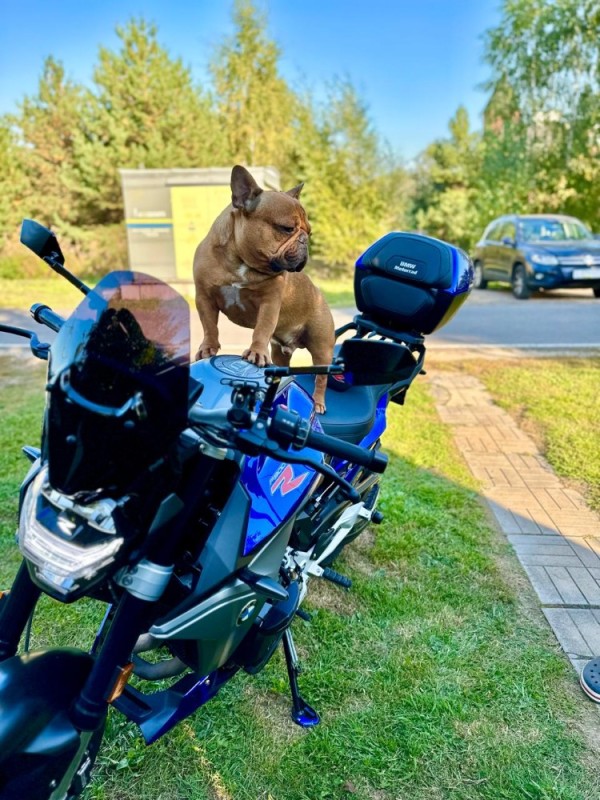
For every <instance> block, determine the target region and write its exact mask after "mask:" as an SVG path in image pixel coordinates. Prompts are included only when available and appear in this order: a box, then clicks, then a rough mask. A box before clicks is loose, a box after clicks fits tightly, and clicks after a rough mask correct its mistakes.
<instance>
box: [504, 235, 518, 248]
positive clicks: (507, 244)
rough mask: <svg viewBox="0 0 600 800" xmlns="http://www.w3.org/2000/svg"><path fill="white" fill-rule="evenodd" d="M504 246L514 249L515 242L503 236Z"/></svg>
mask: <svg viewBox="0 0 600 800" xmlns="http://www.w3.org/2000/svg"><path fill="white" fill-rule="evenodd" d="M502 244H505V245H506V246H507V247H514V246H515V240H514V239H512V238H511V237H510V236H503V237H502Z"/></svg>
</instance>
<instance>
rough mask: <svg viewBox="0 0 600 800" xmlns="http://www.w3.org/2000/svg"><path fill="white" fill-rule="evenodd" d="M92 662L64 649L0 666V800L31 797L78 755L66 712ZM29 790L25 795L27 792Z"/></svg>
mask: <svg viewBox="0 0 600 800" xmlns="http://www.w3.org/2000/svg"><path fill="white" fill-rule="evenodd" d="M92 663H93V659H92V657H91V656H90V655H88V654H87V653H84V652H83V651H81V650H75V649H71V648H63V649H56V650H42V651H38V652H34V653H27V654H25V655H20V656H14V657H13V658H9V659H7V660H6V661H3V662H2V663H0V798H2V800H4V798H9V797H10V798H12V797H13V796H16V795H14V791H11V790H12V788H13V787H15V789H18V790H19V793H20V796H21V797H24V796H28V797H35V796H36V791H35V789H33V786H35V787H36V788H37V787H38V786H40V784H42V783H43V784H45V785H46V786H48V782H49V781H50V780H52V779H53V778H54V776H57V777H60V775H61V772H62V771H63V770H64V767H65V765H66V764H68V763H69V762H70V761H71V760H72V759H73V758H74V756H75V754H76V753H77V750H78V748H79V743H80V734H79V731H77V730H76V729H75V728H74V727H73V725H72V723H71V722H70V720H69V717H68V714H67V712H68V710H69V708H70V706H71V704H72V703H73V701H74V699H75V698H76V697H77V695H78V694H79V692H80V691H81V688H82V687H83V684H84V682H85V680H86V678H87V676H88V674H89V672H90V669H91V666H92ZM30 783H32V784H33V785H32V787H31V790H30V794H28V795H24V794H23V793H22V792H23V789H24V788H25V786H27V787H28V788H29V785H30Z"/></svg>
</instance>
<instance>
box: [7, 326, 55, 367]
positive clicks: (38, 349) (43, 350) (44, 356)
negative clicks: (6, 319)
mask: <svg viewBox="0 0 600 800" xmlns="http://www.w3.org/2000/svg"><path fill="white" fill-rule="evenodd" d="M0 331H1V332H2V333H11V334H13V335H14V336H23V337H25V338H26V339H29V346H30V348H31V352H32V353H33V355H34V356H35V357H36V358H40V359H41V360H42V361H47V360H48V353H49V352H50V344H49V343H48V342H40V340H39V339H38V336H37V334H36V333H35V332H34V331H30V330H27V329H26V328H15V327H14V325H0Z"/></svg>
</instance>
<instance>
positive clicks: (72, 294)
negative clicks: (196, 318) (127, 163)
mask: <svg viewBox="0 0 600 800" xmlns="http://www.w3.org/2000/svg"><path fill="white" fill-rule="evenodd" d="M308 274H309V275H310V277H311V279H312V280H313V281H314V282H315V283H316V284H317V286H318V287H319V288H320V289H321V291H322V292H323V294H324V295H325V299H326V300H327V302H328V303H329V305H330V306H332V307H333V308H340V307H342V308H343V307H346V306H354V291H353V289H352V279H351V278H350V277H348V278H340V279H333V278H320V277H318V275H316V274H315V271H314V270H309V271H308ZM175 288H176V289H177V290H178V291H180V292H181V293H182V294H184V295H185V296H186V298H187V299H188V300H189V301H190V304H192V301H193V293H194V287H193V284H192V283H191V282H190V283H189V284H182V283H179V284H175ZM81 299H82V294H81V292H79V291H78V290H77V289H75V288H74V287H73V286H71V284H70V283H68V282H67V281H66V280H64V279H63V278H60V277H58V276H56V277H54V276H51V277H49V278H29V279H26V280H18V281H12V280H3V281H1V282H0V308H16V309H20V310H22V311H27V310H28V309H29V308H30V306H32V305H33V303H46V304H47V305H49V306H50V308H54V309H56V310H60V311H70V310H72V309H73V308H74V307H75V306H76V305H77V303H79V301H80V300H81Z"/></svg>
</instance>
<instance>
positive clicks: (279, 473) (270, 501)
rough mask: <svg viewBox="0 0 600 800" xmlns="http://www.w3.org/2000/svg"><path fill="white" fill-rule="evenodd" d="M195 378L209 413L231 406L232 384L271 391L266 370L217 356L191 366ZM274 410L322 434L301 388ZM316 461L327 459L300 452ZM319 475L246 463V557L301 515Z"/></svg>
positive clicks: (286, 392)
mask: <svg viewBox="0 0 600 800" xmlns="http://www.w3.org/2000/svg"><path fill="white" fill-rule="evenodd" d="M190 372H191V376H192V378H193V379H194V380H196V381H197V382H199V383H201V384H202V386H203V389H202V393H201V395H200V398H199V400H198V402H199V403H200V405H202V406H203V407H204V408H223V407H227V406H228V405H230V404H231V391H232V387H231V381H232V380H246V381H247V380H251V381H256V383H257V384H259V385H261V386H263V387H264V388H266V384H265V381H264V376H263V371H262V369H260V368H258V367H255V366H254V365H253V364H249V363H248V362H247V361H244V360H243V359H241V358H239V357H238V356H227V355H225V356H215V357H213V358H210V359H203V360H202V361H197V362H195V363H194V364H192V365H191V368H190ZM275 405H281V406H283V407H284V408H289V409H290V410H291V411H297V412H298V414H300V416H301V417H302V418H303V419H311V418H312V421H311V425H312V427H313V428H314V429H315V430H317V431H322V428H321V424H320V422H319V420H318V418H317V417H315V416H314V402H313V399H312V397H311V396H310V395H309V394H308V393H307V392H305V391H304V389H302V388H301V387H300V386H299V385H298V384H297V383H295V382H293V381H290V382H288V383H285V384H283V385H282V388H281V391H280V392H279V394H278V395H277V398H276V400H275ZM295 452H297V454H298V455H301V454H306V456H307V457H309V458H311V459H312V460H313V461H314V460H316V461H322V460H323V455H322V454H321V453H319V452H317V451H315V450H309V449H308V448H306V449H304V450H301V451H295ZM317 478H318V473H317V472H316V471H315V470H314V469H310V468H309V467H305V466H303V465H301V464H285V463H282V462H281V461H278V460H277V459H274V458H268V457H267V456H263V455H261V456H254V457H247V458H246V460H245V463H244V468H243V471H242V475H241V477H240V481H241V483H242V484H243V486H244V488H245V490H246V492H247V493H248V494H249V496H250V500H251V512H250V517H249V520H248V529H247V533H246V539H245V543H244V552H243V554H244V555H248V554H249V553H251V552H252V551H253V550H254V549H255V548H256V547H257V546H258V545H259V544H260V543H261V542H262V541H264V540H265V539H266V538H267V537H268V536H270V535H271V534H272V533H273V531H274V530H275V529H276V528H277V527H279V526H280V525H281V523H282V522H284V521H285V520H286V519H288V518H289V517H290V515H292V514H293V513H295V511H296V510H297V509H298V507H299V506H300V504H301V503H302V502H303V501H304V500H305V499H306V498H307V497H308V496H309V494H310V493H311V491H312V489H313V488H314V486H315V483H316V480H317Z"/></svg>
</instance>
